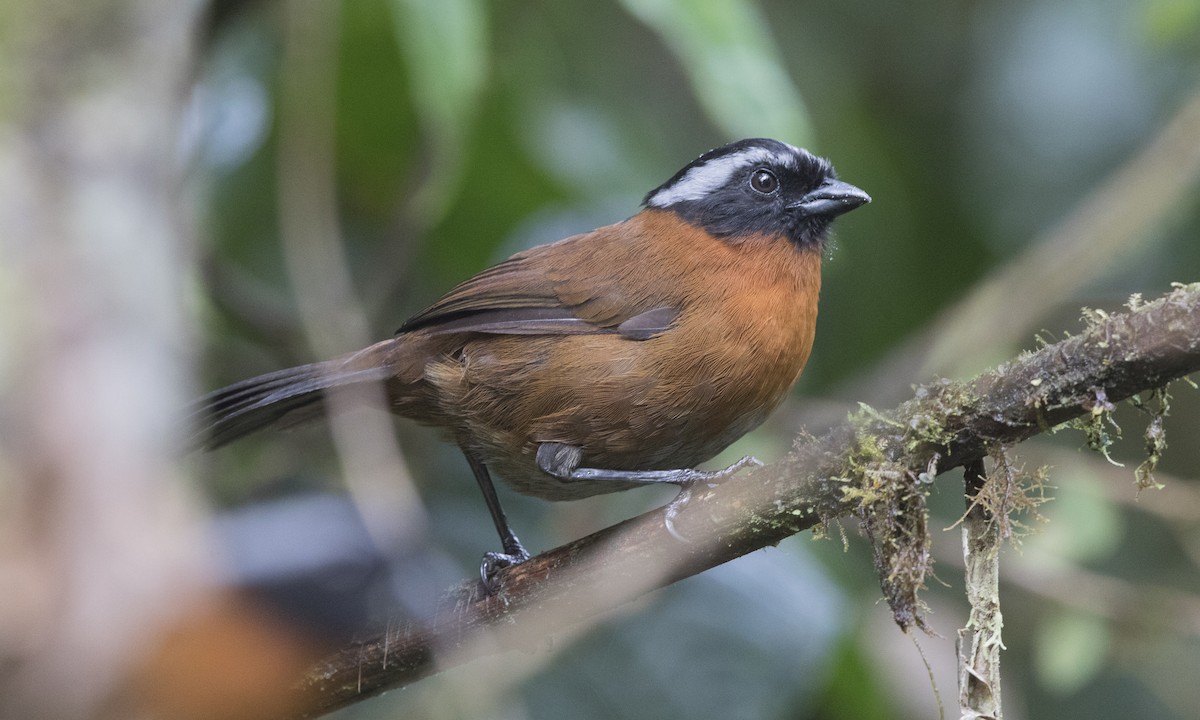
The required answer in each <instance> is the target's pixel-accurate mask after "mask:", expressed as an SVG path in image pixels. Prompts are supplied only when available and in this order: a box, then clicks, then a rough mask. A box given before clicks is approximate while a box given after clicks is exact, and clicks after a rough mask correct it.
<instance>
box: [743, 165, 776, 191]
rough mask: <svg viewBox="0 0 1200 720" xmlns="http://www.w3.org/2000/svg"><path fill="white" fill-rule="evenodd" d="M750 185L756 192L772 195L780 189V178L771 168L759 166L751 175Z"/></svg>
mask: <svg viewBox="0 0 1200 720" xmlns="http://www.w3.org/2000/svg"><path fill="white" fill-rule="evenodd" d="M750 187H752V188H754V190H755V192H760V193H762V194H763V195H770V194H771V193H773V192H775V191H776V190H777V189H779V178H777V177H775V173H773V172H771V171H770V170H766V169H763V168H759V169H757V170H755V171H754V174H753V175H751V176H750Z"/></svg>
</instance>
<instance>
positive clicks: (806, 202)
mask: <svg viewBox="0 0 1200 720" xmlns="http://www.w3.org/2000/svg"><path fill="white" fill-rule="evenodd" d="M869 202H871V196H870V195H868V194H866V193H865V192H863V191H862V190H859V189H858V188H856V187H854V186H853V185H851V184H850V183H845V182H842V181H841V180H826V181H825V182H824V183H822V184H821V186H820V187H818V188H817V189H816V190H813V191H812V192H810V193H808V194H807V195H805V196H804V197H802V198H800V199H799V200H798V201H796V202H794V203H791V204H790V205H788V206H787V207H788V209H789V210H799V211H800V212H801V213H802V214H804V215H809V216H812V215H824V216H825V217H830V218H833V217H837V216H838V215H842V214H844V213H848V212H850V211H851V210H853V209H854V208H856V207H859V206H860V205H866V204H867V203H869Z"/></svg>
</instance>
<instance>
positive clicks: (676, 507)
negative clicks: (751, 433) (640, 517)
mask: <svg viewBox="0 0 1200 720" xmlns="http://www.w3.org/2000/svg"><path fill="white" fill-rule="evenodd" d="M762 464H763V463H762V460H759V459H758V458H756V457H752V456H750V455H746V456H744V457H743V458H742V459H741V460H738V461H737V462H735V463H733V464H732V465H730V466H729V467H726V468H721V469H720V470H687V471H686V473H687V474H686V475H685V476H684V477H682V478H681V479H680V481H679V482H678V483H677V484H678V485H679V494H678V495H676V496H675V499H674V500H672V501H671V504H670V505H668V506H667V511H666V512H665V513H664V514H663V524H664V525H666V527H667V532H669V533H671V537H673V538H675V539H676V540H678V541H680V542H685V543H690V542H691V541H690V540H688V539H687V538H685V537H684V536H683V535H681V534H680V533H679V531H678V530H676V529H675V516H676V515H678V514H679V511H680V510H682V509H683V508H684V507H686V506H687V504H688V502H689V501H690V500H691V499H692V490H693V489H695V488H696V486H697V485H700V484H701V483H703V484H704V485H705V486H706V487H709V488H713V487H716V486H717V485H719V484H720V483H721V481H722V480H726V479H728V478H730V477H732V476H734V475H736V474H738V473H739V472H741V471H742V470H744V469H746V468H748V467H762Z"/></svg>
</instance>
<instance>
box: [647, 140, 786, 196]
mask: <svg viewBox="0 0 1200 720" xmlns="http://www.w3.org/2000/svg"><path fill="white" fill-rule="evenodd" d="M793 150H795V148H793ZM797 152H798V151H797ZM763 163H768V164H775V165H787V166H789V167H793V168H794V167H795V166H796V159H795V156H793V155H790V154H789V155H782V154H780V153H776V152H772V151H770V150H768V149H766V148H762V147H752V148H747V149H745V150H741V151H739V152H736V153H734V154H733V155H726V156H725V157H719V158H716V159H715V160H709V161H708V162H706V163H704V164H703V165H697V166H696V167H694V168H692V169H691V170H688V171H687V172H686V173H684V175H683V177H681V178H679V180H677V181H676V182H675V183H674V184H673V185H671V186H670V187H666V188H663V189H662V190H659V191H658V192H656V193H655V194H654V195H653V196H652V197H651V198H650V200H649V201H648V202H647V203H646V204H647V205H649V206H651V207H658V208H664V207H668V206H670V205H674V204H675V203H677V202H683V201H685V200H700V199H701V198H704V197H706V196H707V195H709V194H710V193H712V192H713V191H715V190H718V189H720V188H721V187H723V186H724V185H725V184H726V183H728V182H729V179H730V178H731V177H733V174H734V173H736V172H737V171H738V170H741V169H742V168H745V167H749V166H751V165H758V164H763Z"/></svg>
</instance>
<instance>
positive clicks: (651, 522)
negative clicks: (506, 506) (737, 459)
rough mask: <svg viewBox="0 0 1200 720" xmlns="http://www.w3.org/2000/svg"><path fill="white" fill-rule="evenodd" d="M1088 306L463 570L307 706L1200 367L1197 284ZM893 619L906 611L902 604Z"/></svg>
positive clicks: (801, 524)
mask: <svg viewBox="0 0 1200 720" xmlns="http://www.w3.org/2000/svg"><path fill="white" fill-rule="evenodd" d="M1088 317H1089V326H1088V328H1087V329H1086V331H1085V332H1083V333H1082V334H1080V335H1077V336H1074V337H1071V338H1068V339H1066V340H1063V341H1062V342H1059V343H1056V344H1054V345H1050V346H1047V347H1044V348H1042V349H1041V350H1039V351H1038V352H1035V353H1030V354H1028V355H1025V356H1023V357H1021V358H1019V359H1017V360H1014V361H1012V362H1010V363H1006V364H1005V365H1002V366H1000V367H998V368H996V369H994V370H992V371H989V372H987V373H984V374H982V375H980V376H979V377H977V378H975V379H973V380H970V381H967V382H949V381H941V382H937V383H933V384H931V385H928V386H925V387H922V388H919V389H918V391H917V392H916V394H915V397H914V398H913V399H911V400H909V401H907V402H905V403H904V404H902V405H900V406H899V407H897V408H895V409H894V410H891V411H889V412H875V411H872V410H870V409H867V408H864V411H863V412H860V413H857V414H855V415H853V416H852V417H851V418H850V419H849V420H848V421H847V422H846V423H844V424H842V425H840V426H838V427H835V428H833V429H831V430H829V431H828V432H827V433H826V434H824V435H823V436H821V437H819V438H814V437H808V438H804V439H802V441H801V442H800V443H798V446H797V448H796V450H795V451H794V452H792V453H790V454H789V455H788V456H787V457H785V458H784V459H783V460H781V461H779V462H778V463H774V464H772V465H769V466H766V467H762V468H758V469H755V470H753V471H748V472H744V473H742V474H740V475H738V476H737V477H735V478H732V479H730V480H728V481H726V482H724V483H722V484H721V485H720V486H718V487H715V488H706V489H697V490H696V491H695V493H694V495H693V497H692V498H691V500H690V501H689V502H688V503H687V504H686V505H685V506H684V507H683V508H682V509H681V510H680V511H679V512H678V514H677V515H676V516H675V518H674V522H673V529H674V532H672V531H669V530H668V529H667V525H666V523H664V510H663V509H658V510H654V511H651V512H648V513H645V514H643V515H641V516H639V517H636V518H633V519H631V520H628V521H626V522H623V523H621V524H619V525H616V526H613V527H610V528H607V529H605V530H601V531H600V532H597V533H594V534H592V535H589V536H588V537H585V538H581V539H579V540H576V541H574V542H571V543H568V544H566V545H564V546H562V547H559V548H556V549H554V550H550V551H547V552H545V553H543V554H541V555H538V556H537V557H535V558H533V559H531V560H529V561H528V562H526V563H524V564H522V565H519V566H517V567H515V568H511V569H509V570H507V571H504V572H502V573H501V574H500V576H499V578H498V580H499V583H500V588H499V591H498V592H497V593H496V594H495V595H493V596H491V597H482V596H481V594H480V593H479V592H478V589H477V587H476V586H477V584H478V583H477V582H467V583H464V584H463V585H462V586H461V587H460V588H458V589H457V590H456V591H454V592H453V593H452V594H451V595H450V597H449V599H448V600H447V601H446V603H445V604H444V606H443V608H442V609H440V610H439V611H438V612H437V614H436V615H435V617H433V618H432V619H430V620H428V621H427V622H425V623H423V624H413V623H401V624H397V625H396V626H394V627H393V626H389V627H388V629H387V630H385V631H382V632H379V633H376V634H372V635H370V636H369V637H365V638H364V639H362V640H361V641H359V642H356V643H355V644H353V645H351V646H349V647H346V648H344V649H343V650H341V651H340V652H338V653H336V654H335V655H333V656H331V657H329V658H328V659H327V660H326V661H325V662H323V663H322V664H320V665H319V666H317V667H314V668H313V669H312V670H311V671H310V672H309V673H308V674H307V675H306V677H305V678H304V679H303V682H302V689H303V691H304V692H305V693H307V694H309V696H310V697H315V698H317V700H316V701H315V702H314V704H313V705H312V707H311V708H310V709H309V711H308V713H307V714H306V715H305V717H312V716H316V715H320V714H323V713H325V712H329V711H331V710H334V709H336V708H340V707H343V706H346V705H349V704H351V703H354V702H356V701H358V700H361V699H363V698H365V697H368V696H371V695H375V694H378V693H380V692H382V691H384V690H386V689H389V688H394V687H400V686H402V685H405V684H408V683H411V682H413V681H415V680H417V679H419V678H422V677H425V676H428V675H430V674H432V673H435V672H438V671H440V670H443V669H445V668H448V667H452V666H455V665H458V664H461V663H463V662H466V661H469V660H471V659H474V658H477V657H482V656H484V655H487V654H492V653H495V652H499V651H502V650H505V649H510V648H516V647H535V646H537V645H538V644H539V643H540V642H543V641H544V640H545V638H546V637H547V636H549V635H551V634H553V633H555V632H558V631H561V630H563V629H565V628H567V627H569V626H571V625H572V624H574V623H578V622H580V621H582V620H584V619H586V618H589V617H594V616H596V615H599V614H601V613H603V612H604V611H606V610H610V609H612V608H615V607H617V606H619V605H620V604H622V603H624V602H627V601H628V600H630V599H632V598H635V597H638V596H639V595H641V594H644V593H645V592H648V591H649V590H651V589H654V588H656V587H660V586H663V585H667V584H670V583H672V582H675V581H676V580H679V579H681V578H684V577H688V576H690V575H694V574H696V573H699V572H701V571H703V570H706V569H708V568H711V567H713V566H716V565H719V564H721V563H724V562H727V561H728V560H731V559H733V558H736V557H739V556H741V555H745V554H747V553H750V552H753V551H755V550H758V549H760V548H762V547H765V546H767V545H774V544H777V543H778V542H779V541H781V540H783V539H784V538H786V537H788V536H790V535H793V534H796V533H798V532H801V531H803V530H806V529H809V528H812V527H813V526H814V525H817V524H818V523H821V522H824V521H827V520H831V519H834V518H838V517H842V516H845V515H847V514H851V513H859V514H864V513H865V512H869V509H868V508H867V506H868V505H869V504H870V503H872V502H880V501H883V502H891V501H892V500H893V499H894V498H889V497H879V496H878V495H879V493H880V490H879V489H878V487H877V484H876V486H872V483H873V482H875V481H877V480H878V479H879V478H893V479H896V480H897V482H898V483H900V485H901V486H909V487H914V488H920V487H926V486H927V483H929V482H932V480H933V476H934V475H936V474H939V473H942V472H945V471H946V470H949V469H951V468H953V467H957V466H960V465H963V464H965V463H968V462H972V461H977V460H979V459H981V458H983V457H984V456H985V455H986V454H987V452H988V450H989V448H991V447H995V446H997V445H1009V444H1013V443H1018V442H1021V441H1022V440H1025V439H1027V438H1029V437H1031V436H1033V435H1036V434H1038V433H1041V432H1044V431H1046V430H1049V429H1051V428H1053V427H1055V426H1057V425H1059V424H1061V423H1064V422H1066V421H1069V420H1072V419H1074V418H1079V417H1096V416H1098V415H1100V414H1102V413H1104V412H1106V411H1107V410H1108V409H1111V404H1110V403H1113V402H1119V401H1121V400H1123V399H1126V398H1128V397H1130V396H1132V395H1134V394H1137V393H1140V392H1143V391H1146V390H1150V389H1153V388H1156V387H1160V386H1162V385H1163V384H1165V383H1167V382H1169V381H1171V380H1174V379H1177V378H1179V377H1182V376H1184V375H1186V374H1188V373H1191V372H1195V371H1197V370H1200V284H1197V285H1191V286H1187V287H1183V286H1180V287H1177V288H1176V289H1175V290H1174V291H1173V292H1171V293H1169V294H1167V295H1166V296H1164V297H1163V298H1160V299H1159V300H1157V301H1155V302H1153V303H1149V304H1146V305H1142V306H1140V307H1137V308H1135V309H1133V310H1132V311H1131V312H1129V313H1126V314H1122V315H1113V316H1109V315H1106V314H1104V313H1099V312H1094V313H1090V314H1089V316H1088ZM921 498H922V500H923V491H922V494H921ZM916 510H917V511H920V512H923V505H919V506H917V508H916ZM684 538H686V539H689V540H684ZM878 542H879V540H878V539H877V543H878ZM919 549H920V548H918V550H919ZM925 554H926V555H927V552H926V553H925ZM878 562H879V558H878V557H877V563H878ZM909 589H915V587H914V588H909ZM885 590H888V588H887V583H886V582H885ZM891 600H892V598H890V597H889V601H891ZM893 610H894V611H895V610H896V604H895V603H893ZM897 619H898V621H899V622H901V623H902V624H905V619H904V618H902V617H901V615H900V613H899V612H897ZM908 620H909V621H910V622H912V621H915V622H917V623H918V624H919V622H920V620H919V617H917V618H912V617H910V618H908Z"/></svg>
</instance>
